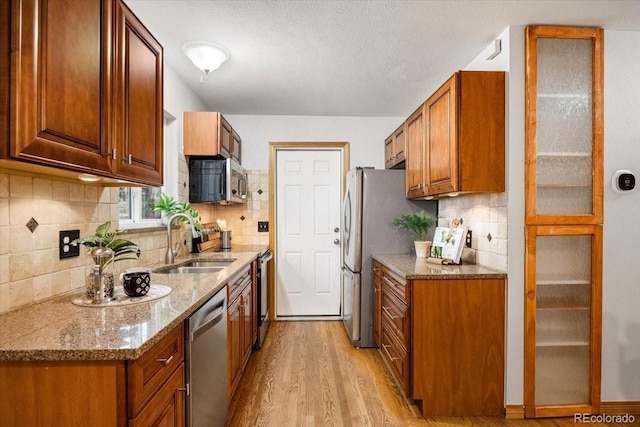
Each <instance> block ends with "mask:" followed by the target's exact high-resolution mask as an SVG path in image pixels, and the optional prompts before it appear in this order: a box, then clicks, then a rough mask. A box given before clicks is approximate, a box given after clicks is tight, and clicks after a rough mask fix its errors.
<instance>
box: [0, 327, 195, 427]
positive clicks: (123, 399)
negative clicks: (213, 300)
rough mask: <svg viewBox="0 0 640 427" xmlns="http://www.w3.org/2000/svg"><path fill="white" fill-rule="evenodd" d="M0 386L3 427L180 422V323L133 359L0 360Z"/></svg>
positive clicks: (182, 414) (182, 386)
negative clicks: (140, 355) (0, 387)
mask: <svg viewBox="0 0 640 427" xmlns="http://www.w3.org/2000/svg"><path fill="white" fill-rule="evenodd" d="M0 385H1V386H2V391H1V392H0V393H1V394H2V398H0V419H2V425H3V426H7V427H14V426H15V427H18V426H33V427H39V426H43V427H44V426H51V425H60V426H89V425H90V426H92V427H103V426H104V427H114V426H126V425H128V426H130V427H134V426H151V425H162V426H167V427H169V426H171V427H182V426H184V425H185V405H184V399H185V393H186V388H185V376H184V332H183V327H182V324H181V325H179V326H178V327H176V328H175V329H174V330H173V331H171V332H170V333H169V334H168V335H167V336H165V337H164V338H162V339H161V340H160V341H159V342H158V343H157V344H156V345H154V346H153V347H152V348H151V349H150V350H149V351H147V352H146V353H145V354H143V355H142V357H140V358H139V359H137V360H134V361H125V360H112V361H111V360H109V361H33V362H2V363H0Z"/></svg>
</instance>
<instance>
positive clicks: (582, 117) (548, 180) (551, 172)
mask: <svg viewBox="0 0 640 427" xmlns="http://www.w3.org/2000/svg"><path fill="white" fill-rule="evenodd" d="M599 35H600V36H601V32H599V31H598V29H593V28H579V29H576V28H571V29H566V28H564V29H563V28H562V27H529V28H528V29H527V76H526V81H527V134H526V138H527V142H526V144H527V167H528V170H527V184H526V185H527V191H528V196H527V209H526V210H527V219H528V220H527V223H537V224H549V223H561V224H566V223H585V222H588V223H592V224H597V223H600V222H602V210H601V208H600V202H599V201H600V200H601V198H602V114H600V113H599V112H600V111H602V109H601V108H602V107H601V106H602V66H601V64H602V39H601V37H598V36H599ZM567 217H572V218H567Z"/></svg>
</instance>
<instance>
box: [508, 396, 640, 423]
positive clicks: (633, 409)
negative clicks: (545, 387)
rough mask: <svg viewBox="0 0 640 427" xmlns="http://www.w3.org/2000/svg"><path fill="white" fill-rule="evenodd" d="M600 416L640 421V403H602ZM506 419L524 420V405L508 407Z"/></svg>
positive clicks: (637, 401) (635, 401)
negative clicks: (628, 417)
mask: <svg viewBox="0 0 640 427" xmlns="http://www.w3.org/2000/svg"><path fill="white" fill-rule="evenodd" d="M600 414H607V415H626V414H632V415H638V418H639V419H640V401H639V400H632V401H627V402H601V403H600ZM504 417H505V418H506V419H510V420H523V419H524V406H522V405H507V407H506V408H505V412H504Z"/></svg>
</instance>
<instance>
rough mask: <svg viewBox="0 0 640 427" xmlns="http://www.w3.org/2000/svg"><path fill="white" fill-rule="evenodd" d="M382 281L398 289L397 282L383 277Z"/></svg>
mask: <svg viewBox="0 0 640 427" xmlns="http://www.w3.org/2000/svg"><path fill="white" fill-rule="evenodd" d="M382 280H384V282H385V283H387V284H388V285H389V286H393V287H394V288H395V287H396V284H395V282H392V281H391V280H389V279H387V278H386V277H385V276H382Z"/></svg>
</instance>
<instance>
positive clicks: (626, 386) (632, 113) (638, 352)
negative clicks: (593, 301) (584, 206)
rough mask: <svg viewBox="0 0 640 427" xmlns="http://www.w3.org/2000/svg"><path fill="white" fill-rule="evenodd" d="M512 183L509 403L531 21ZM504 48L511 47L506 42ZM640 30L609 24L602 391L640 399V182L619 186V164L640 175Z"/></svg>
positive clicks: (519, 298)
mask: <svg viewBox="0 0 640 427" xmlns="http://www.w3.org/2000/svg"><path fill="white" fill-rule="evenodd" d="M509 41H510V43H509V44H510V47H509V56H510V59H509V76H508V79H507V91H508V96H507V102H508V108H507V114H508V117H507V123H508V130H507V141H508V145H507V162H508V163H507V190H508V193H509V201H508V210H509V242H508V254H509V256H508V274H509V286H508V302H507V304H508V310H507V311H508V313H507V371H506V404H507V405H519V404H522V402H523V372H524V371H523V369H524V368H523V330H524V318H523V316H524V315H523V307H524V27H522V26H518V27H510V28H509ZM503 47H504V46H503ZM639 51H640V32H629V31H608V30H606V31H605V55H604V58H605V84H604V93H605V99H604V101H605V102H604V117H605V138H604V158H605V165H604V166H605V170H604V175H605V176H604V178H605V198H604V212H605V217H604V248H603V331H602V344H603V346H602V347H603V348H602V394H601V399H602V401H604V402H612V401H638V400H640V381H638V378H639V377H638V372H640V314H638V305H640V264H639V263H638V255H637V252H635V251H634V248H635V247H636V246H637V242H639V241H640V223H638V222H637V221H634V220H632V218H635V217H636V216H637V214H636V213H637V212H639V211H640V197H639V195H640V189H635V190H634V191H632V192H631V193H630V194H627V195H618V194H616V193H614V192H613V190H612V189H611V186H610V184H609V183H610V180H611V176H612V174H613V172H614V171H615V170H617V169H629V170H631V171H632V172H634V173H635V174H637V175H640V121H639V120H637V118H638V117H640V104H639V103H638V99H640V79H638V76H639V75H640V57H638V55H636V54H635V53H636V52H639Z"/></svg>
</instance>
